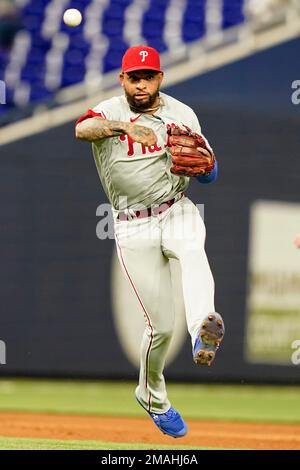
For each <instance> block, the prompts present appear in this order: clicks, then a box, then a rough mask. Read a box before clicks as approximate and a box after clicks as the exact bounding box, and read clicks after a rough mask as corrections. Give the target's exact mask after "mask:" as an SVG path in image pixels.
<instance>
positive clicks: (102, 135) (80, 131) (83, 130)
mask: <svg viewBox="0 0 300 470" xmlns="http://www.w3.org/2000/svg"><path fill="white" fill-rule="evenodd" d="M123 134H127V135H129V136H130V137H131V139H132V140H133V141H134V142H139V143H141V144H143V145H146V146H149V145H154V144H155V143H156V142H157V137H156V135H155V133H154V132H153V130H152V129H150V127H145V126H139V125H138V124H134V123H132V122H122V121H110V120H108V119H102V118H100V117H93V118H90V119H86V120H85V121H82V122H80V123H79V124H77V126H76V138H77V139H79V140H86V141H88V142H96V141H97V140H102V139H106V138H108V137H115V136H116V135H123Z"/></svg>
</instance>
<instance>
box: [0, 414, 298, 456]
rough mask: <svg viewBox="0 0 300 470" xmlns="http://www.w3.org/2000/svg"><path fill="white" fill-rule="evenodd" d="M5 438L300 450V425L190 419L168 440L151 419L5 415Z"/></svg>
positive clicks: (2, 420) (2, 419)
mask: <svg viewBox="0 0 300 470" xmlns="http://www.w3.org/2000/svg"><path fill="white" fill-rule="evenodd" d="M0 423H1V427H0V434H1V436H3V437H29V438H40V439H42V438H48V439H62V440H63V439H72V440H73V439H74V440H76V439H79V440H96V441H97V440H99V441H107V442H123V443H124V442H126V443H144V444H147V443H149V444H167V445H174V448H176V445H179V443H180V445H186V446H204V447H217V448H231V449H235V448H240V449H298V450H300V425H292V424H291V425H288V424H264V423H261V424H257V423H237V422H218V421H215V422H213V421H196V420H187V423H188V426H189V433H188V435H187V436H186V437H184V438H182V439H180V440H176V441H175V440H174V439H173V438H171V437H166V436H164V435H162V434H160V432H159V431H158V430H157V429H156V427H155V426H154V424H153V423H151V421H150V419H149V418H125V417H107V416H106V417H101V416H69V415H68V416H65V415H49V414H30V413H1V414H0Z"/></svg>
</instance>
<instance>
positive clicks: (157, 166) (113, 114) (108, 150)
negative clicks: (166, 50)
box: [78, 51, 201, 210]
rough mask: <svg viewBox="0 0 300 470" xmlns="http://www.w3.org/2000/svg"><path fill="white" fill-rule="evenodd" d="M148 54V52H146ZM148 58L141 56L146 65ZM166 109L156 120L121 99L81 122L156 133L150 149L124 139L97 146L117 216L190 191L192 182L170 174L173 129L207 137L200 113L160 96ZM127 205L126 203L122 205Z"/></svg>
mask: <svg viewBox="0 0 300 470" xmlns="http://www.w3.org/2000/svg"><path fill="white" fill-rule="evenodd" d="M142 52H147V51H141V53H142ZM145 58H146V55H145V54H141V59H142V60H143V59H145ZM160 98H161V104H162V105H161V106H160V108H159V109H158V110H157V111H156V112H155V114H154V115H150V114H144V113H140V114H137V113H134V112H133V111H131V109H130V107H129V105H128V102H127V100H126V97H125V96H123V95H122V96H115V97H113V98H111V99H109V100H106V101H103V102H102V103H99V104H98V105H97V106H95V107H94V108H93V109H91V110H89V111H88V112H87V113H86V114H85V115H84V116H82V117H81V118H80V119H79V120H78V122H81V121H83V120H84V119H87V118H90V117H94V116H99V117H101V118H103V119H108V120H114V121H122V122H132V123H134V124H136V125H141V126H146V127H150V128H151V129H152V130H153V131H154V132H155V134H156V136H157V143H156V144H155V145H152V146H149V147H146V146H144V145H142V144H140V143H138V142H134V141H133V140H132V139H131V138H130V136H128V135H121V136H116V137H111V138H108V139H102V140H100V141H97V142H93V144H92V148H93V155H94V159H95V163H96V166H97V170H98V174H99V177H100V180H101V183H102V186H103V188H104V190H105V192H106V194H107V197H108V199H109V201H110V202H111V204H112V206H113V208H114V209H116V210H124V209H127V208H130V209H134V210H138V209H140V208H141V207H145V206H146V207H151V206H152V205H154V204H161V203H162V202H164V201H167V200H170V199H172V198H173V197H174V196H175V195H176V194H178V193H179V192H181V191H185V190H186V189H187V186H188V184H189V178H187V177H185V176H178V175H173V174H172V173H171V172H170V167H171V154H170V150H169V148H170V143H169V136H168V134H167V130H168V127H170V126H175V125H177V126H181V127H182V126H183V125H184V124H185V125H187V126H189V127H190V128H191V129H192V130H193V131H194V132H198V133H201V129H200V125H199V122H198V119H197V116H196V115H195V113H194V111H193V110H192V109H191V108H190V107H189V106H187V105H185V104H183V103H181V102H180V101H178V100H176V99H175V98H172V97H170V96H168V95H166V94H165V93H161V92H160ZM120 201H125V202H120Z"/></svg>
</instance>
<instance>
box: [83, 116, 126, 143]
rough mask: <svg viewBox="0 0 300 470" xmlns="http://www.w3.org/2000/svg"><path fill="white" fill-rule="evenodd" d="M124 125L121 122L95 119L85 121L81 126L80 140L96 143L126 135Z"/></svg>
mask: <svg viewBox="0 0 300 470" xmlns="http://www.w3.org/2000/svg"><path fill="white" fill-rule="evenodd" d="M124 124H125V123H122V122H119V121H109V120H108V119H101V118H93V119H87V120H86V121H83V122H82V123H81V124H80V126H81V128H80V133H79V138H82V140H87V141H89V142H94V141H97V140H101V139H104V138H106V137H115V136H117V135H122V134H124Z"/></svg>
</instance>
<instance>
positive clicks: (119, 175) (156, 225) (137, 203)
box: [76, 46, 225, 437]
mask: <svg viewBox="0 0 300 470" xmlns="http://www.w3.org/2000/svg"><path fill="white" fill-rule="evenodd" d="M162 80H163V72H162V71H161V67H160V58H159V54H158V52H157V51H156V50H155V49H153V48H151V47H147V46H135V47H131V48H129V49H128V50H127V51H126V53H125V54H124V57H123V60H122V71H121V73H120V84H121V86H122V87H123V89H124V94H122V95H121V96H116V97H113V98H111V99H109V100H106V101H103V102H101V103H99V104H98V105H97V106H95V107H94V108H93V109H89V110H88V111H87V113H86V114H85V115H84V116H82V117H80V118H79V119H78V121H77V123H76V137H77V138H78V139H80V140H84V141H88V142H91V143H92V150H93V155H94V159H95V163H96V167H97V170H98V173H99V177H100V180H101V183H102V185H103V188H104V191H105V193H106V195H107V197H108V199H109V201H110V202H111V205H112V213H113V218H114V228H115V241H116V246H117V252H118V257H119V261H120V264H121V267H122V269H123V272H124V274H125V276H126V278H127V279H128V282H129V283H130V286H131V288H132V292H133V294H134V295H135V296H136V297H137V299H138V301H139V304H140V306H141V311H142V313H143V315H144V318H145V322H146V329H145V333H144V336H143V340H142V345H141V363H140V375H139V384H138V386H137V388H136V391H135V395H136V399H137V401H138V402H139V404H140V405H141V406H142V407H143V408H144V409H145V410H146V411H147V412H148V413H149V415H150V416H151V418H152V419H153V421H154V423H155V424H156V425H157V427H158V428H159V429H160V430H161V431H162V432H163V433H165V434H168V435H170V436H173V437H181V436H184V435H185V434H186V433H187V426H186V424H185V422H184V420H183V419H182V417H181V416H180V414H179V413H178V412H177V411H176V410H175V409H174V408H173V407H172V406H171V404H170V402H169V400H168V397H167V392H166V385H165V380H164V376H163V369H164V364H165V357H166V353H167V350H168V346H169V344H170V340H171V337H172V331H173V327H174V304H173V297H174V295H173V293H172V284H171V274H170V259H171V258H173V259H176V260H178V262H179V263H180V267H181V278H182V287H183V296H184V305H185V313H186V320H187V326H188V331H189V333H190V335H191V341H192V351H193V359H194V361H195V363H197V364H204V365H210V364H211V363H212V361H213V360H214V357H215V353H216V350H217V349H218V347H219V345H220V342H221V340H222V338H223V336H224V331H225V330H224V323H223V320H222V317H221V316H220V315H219V314H218V313H216V312H215V306H214V280H213V276H212V273H211V270H210V267H209V263H208V260H207V257H206V253H205V250H204V242H205V226H204V223H203V220H202V218H201V216H200V214H199V211H198V209H197V208H196V206H195V205H194V204H193V203H192V201H191V200H190V199H189V198H188V197H186V196H185V195H184V192H185V190H186V189H187V187H188V184H189V179H190V177H196V178H197V179H198V181H199V182H200V183H209V182H212V181H214V180H215V178H216V175H217V162H216V159H215V155H214V153H213V150H212V148H211V147H210V145H209V143H208V141H207V140H206V139H205V138H204V137H203V135H202V134H201V129H200V125H199V122H198V119H197V117H196V115H195V113H194V112H193V110H192V109H191V108H190V107H188V106H186V105H185V104H183V103H181V102H180V101H178V100H176V99H174V98H172V97H171V96H168V95H167V94H165V93H161V92H160V85H161V83H162ZM128 327H129V328H130V327H131V325H128Z"/></svg>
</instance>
